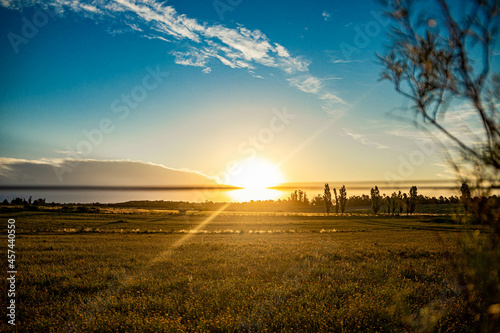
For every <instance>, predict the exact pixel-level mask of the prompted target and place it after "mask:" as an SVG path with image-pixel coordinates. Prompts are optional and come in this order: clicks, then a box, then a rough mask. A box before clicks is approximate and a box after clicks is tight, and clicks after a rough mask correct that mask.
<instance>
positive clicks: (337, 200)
mask: <svg viewBox="0 0 500 333" xmlns="http://www.w3.org/2000/svg"><path fill="white" fill-rule="evenodd" d="M333 193H334V194H335V214H338V213H339V198H338V196H337V189H336V188H334V189H333Z"/></svg>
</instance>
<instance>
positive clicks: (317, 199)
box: [311, 194, 324, 206]
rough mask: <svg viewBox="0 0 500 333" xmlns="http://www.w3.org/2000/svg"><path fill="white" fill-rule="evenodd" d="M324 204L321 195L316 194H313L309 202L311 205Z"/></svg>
mask: <svg viewBox="0 0 500 333" xmlns="http://www.w3.org/2000/svg"><path fill="white" fill-rule="evenodd" d="M323 204H324V200H323V197H322V196H321V195H320V194H318V195H317V196H315V197H314V198H313V199H312V202H311V205H313V206H319V205H323Z"/></svg>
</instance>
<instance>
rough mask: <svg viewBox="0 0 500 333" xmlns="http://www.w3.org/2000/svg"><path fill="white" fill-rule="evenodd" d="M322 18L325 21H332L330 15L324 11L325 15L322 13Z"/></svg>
mask: <svg viewBox="0 0 500 333" xmlns="http://www.w3.org/2000/svg"><path fill="white" fill-rule="evenodd" d="M321 16H323V18H324V19H325V21H328V20H329V19H330V16H331V15H330V13H328V12H326V11H323V13H321Z"/></svg>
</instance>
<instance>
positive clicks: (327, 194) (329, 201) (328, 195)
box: [323, 184, 332, 215]
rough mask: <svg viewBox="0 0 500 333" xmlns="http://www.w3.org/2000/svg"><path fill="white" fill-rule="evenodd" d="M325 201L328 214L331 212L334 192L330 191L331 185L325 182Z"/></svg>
mask: <svg viewBox="0 0 500 333" xmlns="http://www.w3.org/2000/svg"><path fill="white" fill-rule="evenodd" d="M323 201H324V203H325V210H326V215H329V214H330V208H331V206H332V192H330V186H329V185H328V184H325V193H324V194H323Z"/></svg>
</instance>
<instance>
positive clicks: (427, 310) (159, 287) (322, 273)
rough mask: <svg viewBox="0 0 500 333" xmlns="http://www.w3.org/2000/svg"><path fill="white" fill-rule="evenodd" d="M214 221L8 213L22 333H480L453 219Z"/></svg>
mask: <svg viewBox="0 0 500 333" xmlns="http://www.w3.org/2000/svg"><path fill="white" fill-rule="evenodd" d="M209 216H210V213H205V212H204V213H193V214H191V215H188V216H179V215H175V214H172V213H168V212H158V211H150V212H143V211H140V212H134V211H128V212H126V213H123V212H118V211H117V212H112V213H106V214H62V213H56V212H53V213H51V212H19V213H15V214H11V216H6V215H5V214H3V216H2V217H3V219H4V220H6V219H7V218H15V219H16V229H17V232H18V233H19V234H18V235H17V238H16V253H17V265H18V291H19V293H18V295H17V298H16V302H18V304H19V308H18V311H19V312H18V315H19V317H18V329H19V331H20V332H21V331H22V332H62V331H64V330H66V331H82V332H402V331H404V332H444V331H448V332H473V331H475V328H476V327H475V321H474V317H473V315H472V312H471V309H470V306H469V305H467V304H466V302H465V301H464V299H465V298H464V297H463V294H462V292H463V288H464V287H463V286H460V285H459V284H458V283H457V280H456V272H455V269H454V267H453V264H452V262H453V260H452V258H453V256H454V255H455V253H456V248H455V244H456V239H457V237H458V236H459V234H460V230H461V229H462V227H461V226H458V225H455V224H453V223H452V222H451V220H449V219H448V218H446V217H443V216H417V217H395V218H391V217H374V216H364V215H351V216H330V217H326V216H320V215H317V214H316V215H314V214H313V215H311V216H307V215H292V214H285V213H283V214H278V213H272V214H239V213H232V212H231V213H222V214H220V215H218V216H216V217H215V218H214V219H213V220H212V221H211V222H210V223H208V224H206V225H205V226H203V227H202V228H201V230H202V231H203V233H200V232H199V233H190V232H189V231H190V230H195V229H196V228H197V226H198V225H199V224H200V223H202V222H203V221H204V220H205V219H207V217H209ZM65 229H66V230H65ZM4 290H5V289H4ZM1 297H2V302H3V303H2V304H6V302H7V298H6V297H7V296H6V294H5V293H2V296H1ZM1 325H2V326H0V330H1V331H9V329H10V327H8V326H7V325H6V323H5V321H3V322H2V324H1Z"/></svg>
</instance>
